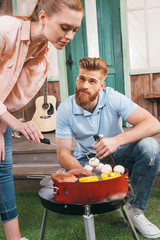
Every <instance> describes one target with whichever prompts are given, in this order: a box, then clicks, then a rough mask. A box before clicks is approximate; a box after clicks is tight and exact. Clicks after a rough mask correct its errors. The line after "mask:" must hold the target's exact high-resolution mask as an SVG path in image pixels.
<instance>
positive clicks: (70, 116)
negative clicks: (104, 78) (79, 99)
mask: <svg viewBox="0 0 160 240" xmlns="http://www.w3.org/2000/svg"><path fill="white" fill-rule="evenodd" d="M137 108H138V105H137V104H135V103H134V102H133V101H131V100H130V99H129V98H128V97H126V96H124V95H122V94H121V93H119V92H117V91H114V89H112V88H110V87H106V88H104V89H103V90H102V91H101V92H100V93H99V99H98V104H97V106H96V108H95V110H94V112H93V113H90V112H88V111H86V110H85V109H83V108H82V107H80V106H79V105H77V104H76V101H75V95H72V96H70V97H69V98H68V99H66V100H65V101H64V102H62V103H61V104H60V106H59V107H58V111H57V116H56V137H58V138H63V139H71V138H72V137H74V138H75V139H76V143H77V150H79V151H82V152H88V151H92V152H93V151H94V152H95V150H94V149H93V146H94V144H95V140H94V138H93V135H94V134H98V135H100V134H103V135H104V137H113V136H115V135H117V134H120V133H121V132H123V129H122V118H123V119H124V120H126V119H127V118H128V117H129V116H130V115H131V114H132V113H133V112H134V111H135V110H136V109H137ZM74 155H75V157H76V158H77V159H79V158H81V157H84V155H81V154H80V153H77V152H75V153H74Z"/></svg>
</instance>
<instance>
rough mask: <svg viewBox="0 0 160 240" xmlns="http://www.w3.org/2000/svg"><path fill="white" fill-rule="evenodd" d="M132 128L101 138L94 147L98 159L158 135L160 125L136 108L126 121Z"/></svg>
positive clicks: (146, 112)
mask: <svg viewBox="0 0 160 240" xmlns="http://www.w3.org/2000/svg"><path fill="white" fill-rule="evenodd" d="M127 122H128V123H130V124H132V125H133V128H131V129H130V130H128V131H126V132H123V133H121V134H119V135H117V136H115V137H112V138H101V140H100V142H99V143H96V144H95V145H94V148H95V149H96V151H97V153H98V156H99V158H100V159H103V158H104V157H106V156H108V155H109V154H111V153H113V152H115V151H116V150H117V149H118V148H119V147H120V146H122V145H126V144H129V143H133V142H136V141H138V140H140V139H143V138H145V137H149V136H153V135H155V134H159V133H160V123H159V121H158V120H157V119H156V118H155V117H153V116H152V115H151V114H150V113H149V112H148V111H146V110H145V109H143V108H141V107H138V108H137V109H136V110H135V111H134V112H133V113H132V114H131V115H130V116H129V117H128V119H127Z"/></svg>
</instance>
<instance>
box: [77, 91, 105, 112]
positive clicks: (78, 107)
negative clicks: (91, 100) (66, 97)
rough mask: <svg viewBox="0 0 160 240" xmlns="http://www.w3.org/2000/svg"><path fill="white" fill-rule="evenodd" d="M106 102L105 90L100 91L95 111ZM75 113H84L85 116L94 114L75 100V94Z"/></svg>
mask: <svg viewBox="0 0 160 240" xmlns="http://www.w3.org/2000/svg"><path fill="white" fill-rule="evenodd" d="M105 104H106V101H105V97H104V91H103V90H102V91H100V93H99V98H98V103H97V106H96V108H95V110H94V112H93V113H95V112H97V111H99V109H100V108H102V107H103V106H104V105H105ZM73 114H75V115H84V116H89V115H92V113H91V112H88V111H87V110H85V109H84V108H82V107H80V106H79V105H78V104H77V103H76V100H75V95H73Z"/></svg>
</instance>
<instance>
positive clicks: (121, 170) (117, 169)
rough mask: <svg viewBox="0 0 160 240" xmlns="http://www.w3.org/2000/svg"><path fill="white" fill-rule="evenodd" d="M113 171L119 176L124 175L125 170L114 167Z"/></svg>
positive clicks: (118, 166)
mask: <svg viewBox="0 0 160 240" xmlns="http://www.w3.org/2000/svg"><path fill="white" fill-rule="evenodd" d="M113 171H114V172H117V173H120V174H122V175H123V174H124V172H125V169H124V167H123V166H122V165H116V166H115V167H114V168H113Z"/></svg>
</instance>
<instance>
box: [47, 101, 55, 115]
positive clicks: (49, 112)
mask: <svg viewBox="0 0 160 240" xmlns="http://www.w3.org/2000/svg"><path fill="white" fill-rule="evenodd" d="M47 113H48V115H52V114H53V113H54V107H53V105H52V104H51V103H50V104H49V109H48V111H47Z"/></svg>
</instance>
